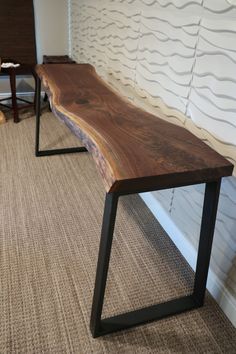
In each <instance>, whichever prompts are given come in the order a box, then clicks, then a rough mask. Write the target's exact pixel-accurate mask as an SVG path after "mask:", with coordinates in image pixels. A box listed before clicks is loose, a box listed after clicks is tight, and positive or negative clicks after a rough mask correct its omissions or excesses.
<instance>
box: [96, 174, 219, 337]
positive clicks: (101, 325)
mask: <svg viewBox="0 0 236 354" xmlns="http://www.w3.org/2000/svg"><path fill="white" fill-rule="evenodd" d="M220 182H221V181H220V180H218V181H216V182H210V183H207V184H206V189H205V198H204V205H203V213H202V224H201V232H200V240H199V248H198V259H197V266H196V274H195V281H194V290H193V293H192V294H191V295H188V296H184V297H181V298H177V299H174V300H171V301H167V302H165V303H160V304H156V305H153V306H149V307H145V308H141V309H138V310H135V311H131V312H127V313H124V314H121V315H117V316H114V317H110V318H105V319H102V318H101V317H102V308H103V302H104V294H105V288H106V280H107V274H108V268H109V260H110V253H111V247H112V239H113V232H114V227H115V219H116V211H117V205H118V198H119V195H117V194H107V195H106V201H105V208H104V215H103V225H102V232H101V240H100V248H99V255H98V263H97V272H96V280H95V287H94V295H93V303H92V311H91V320H90V329H91V332H92V336H93V337H94V338H96V337H99V336H102V335H105V334H108V333H112V332H116V331H120V330H123V329H126V328H130V327H133V326H138V325H141V324H144V323H147V322H151V321H155V320H159V319H162V318H164V317H167V316H172V315H176V314H178V313H182V312H185V311H188V310H192V309H195V308H198V307H201V306H203V303H204V296H205V291H206V282H207V275H208V269H209V262H210V256H211V249H212V241H213V235H214V228H215V221H216V214H217V206H218V199H219V192H220Z"/></svg>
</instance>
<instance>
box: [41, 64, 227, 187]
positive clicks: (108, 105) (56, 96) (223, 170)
mask: <svg viewBox="0 0 236 354" xmlns="http://www.w3.org/2000/svg"><path fill="white" fill-rule="evenodd" d="M36 72H37V74H38V75H39V77H40V78H41V79H42V81H43V84H44V86H45V87H46V90H47V93H48V95H49V97H50V100H51V105H52V108H53V111H54V113H55V114H56V115H57V116H59V117H60V118H61V119H63V120H64V121H65V122H66V123H67V124H68V125H69V126H70V127H71V129H72V130H73V131H74V133H75V134H76V135H77V136H78V137H79V138H80V139H81V141H82V142H83V144H84V145H85V146H86V148H87V149H88V150H89V151H90V152H91V153H92V155H93V157H94V160H95V162H96V164H97V166H98V169H99V171H100V173H101V175H102V177H103V180H104V184H105V188H106V191H107V192H116V191H119V192H122V193H126V192H132V191H138V190H140V191H141V190H143V191H146V190H153V189H162V188H169V187H172V186H181V185H187V184H194V183H201V182H206V181H210V180H215V179H217V178H219V177H222V176H228V175H231V173H232V169H233V166H232V164H231V163H230V162H228V161H227V160H226V159H224V158H223V157H222V156H220V155H219V154H218V153H217V152H215V151H214V150H212V149H211V148H210V147H209V146H207V145H206V144H205V143H204V142H202V141H201V140H200V139H198V138H197V137H195V136H194V135H193V134H191V133H190V132H189V131H187V130H186V129H184V128H181V127H179V126H176V125H173V124H171V123H168V122H166V121H164V120H162V119H160V118H158V117H156V116H154V115H152V114H150V113H147V112H145V111H143V110H141V109H139V108H137V107H135V106H133V105H132V104H131V103H130V102H128V101H127V100H125V99H124V98H122V97H121V96H119V95H118V94H117V93H115V92H114V91H113V90H112V89H111V88H110V87H109V86H108V85H107V84H106V83H105V82H104V81H102V80H101V79H100V78H99V77H98V75H97V74H96V71H95V69H94V68H93V67H92V66H91V65H89V64H71V65H66V64H65V65H63V64H60V65H59V64H55V65H54V64H50V65H38V66H37V68H36Z"/></svg>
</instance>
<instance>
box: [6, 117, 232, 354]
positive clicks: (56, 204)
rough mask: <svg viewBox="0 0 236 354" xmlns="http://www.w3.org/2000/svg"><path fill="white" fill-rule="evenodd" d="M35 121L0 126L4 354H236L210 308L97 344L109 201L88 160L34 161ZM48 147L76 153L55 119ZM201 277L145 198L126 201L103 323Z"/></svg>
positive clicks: (45, 126) (210, 303)
mask: <svg viewBox="0 0 236 354" xmlns="http://www.w3.org/2000/svg"><path fill="white" fill-rule="evenodd" d="M34 125H35V122H34V118H33V117H27V118H26V119H24V120H22V121H21V122H20V123H19V124H13V122H12V121H8V122H7V123H6V124H4V125H2V126H1V127H0V152H1V157H0V353H1V354H5V353H55V354H60V353H78V354H91V353H97V354H102V353H112V354H113V353H140V354H141V353H142V354H143V353H188V354H189V353H236V335H235V334H236V330H235V329H234V328H233V326H232V325H231V324H230V322H229V321H228V320H227V319H226V317H225V315H224V314H223V313H222V311H221V310H220V309H219V307H218V305H217V304H216V303H215V302H214V300H213V299H212V298H211V297H210V296H209V295H208V296H207V299H206V305H205V307H203V308H201V309H199V310H194V311H191V312H188V313H185V314H181V315H178V316H176V317H172V318H168V319H164V320H162V321H159V322H154V323H151V324H148V325H144V326H141V327H137V328H134V329H130V330H126V331H123V332H120V333H116V334H112V335H107V336H104V337H100V338H98V339H93V338H92V337H91V335H90V331H89V318H90V308H91V301H92V294H93V285H94V278H95V270H96V262H97V254H98V246H99V239H100V229H101V222H102V214H103V205H104V198H105V191H104V187H103V185H102V182H101V178H100V176H99V175H98V173H97V171H96V167H95V164H94V162H93V159H92V157H91V156H90V155H89V154H88V153H80V154H69V155H61V156H51V157H40V158H35V157H34V134H35V133H34ZM41 137H42V140H41V146H42V147H43V148H47V149H49V148H53V147H59V146H60V147H66V146H77V145H78V140H77V139H76V138H75V137H73V136H72V134H71V133H70V132H69V131H68V130H67V128H66V127H65V126H64V125H62V124H61V123H59V122H58V120H57V119H55V118H54V117H53V115H52V114H51V113H44V115H43V117H42V131H41ZM192 281H193V273H192V271H191V269H190V268H189V266H188V265H187V264H186V262H185V260H184V259H183V257H182V256H181V255H180V253H179V252H178V250H177V249H176V247H175V246H174V245H173V243H172V242H171V241H170V239H169V238H168V236H167V235H166V234H165V232H164V231H163V230H162V228H161V227H160V225H159V224H158V222H157V221H156V220H155V218H154V217H153V215H152V214H151V212H150V211H149V210H148V209H147V207H146V206H145V205H144V203H143V202H142V201H141V199H140V198H139V197H138V196H128V197H122V198H120V202H119V207H118V217H117V223H116V229H115V237H114V243H113V249H112V256H111V263H110V269H109V277H108V283H107V290H106V299H105V304H104V316H110V315H112V314H117V313H120V312H125V311H128V310H132V309H136V308H139V307H144V306H148V305H151V304H154V303H156V302H161V301H165V300H167V299H172V298H175V297H177V296H181V295H183V294H187V293H189V292H190V291H191V288H192Z"/></svg>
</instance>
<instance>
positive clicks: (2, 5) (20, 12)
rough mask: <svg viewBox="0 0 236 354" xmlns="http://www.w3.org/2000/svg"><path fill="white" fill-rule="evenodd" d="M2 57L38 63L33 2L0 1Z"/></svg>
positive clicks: (20, 61)
mask: <svg viewBox="0 0 236 354" xmlns="http://www.w3.org/2000/svg"><path fill="white" fill-rule="evenodd" d="M0 57H1V58H3V59H4V58H5V59H11V60H15V61H17V62H19V63H22V64H29V65H34V64H35V63H36V62H37V60H36V43H35V26H34V7H33V0H0Z"/></svg>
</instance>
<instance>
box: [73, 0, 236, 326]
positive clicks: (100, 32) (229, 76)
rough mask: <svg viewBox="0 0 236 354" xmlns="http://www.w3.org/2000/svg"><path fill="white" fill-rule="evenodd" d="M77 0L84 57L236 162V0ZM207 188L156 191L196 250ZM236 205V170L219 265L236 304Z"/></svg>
mask: <svg viewBox="0 0 236 354" xmlns="http://www.w3.org/2000/svg"><path fill="white" fill-rule="evenodd" d="M69 1H70V9H71V25H70V26H71V27H70V32H71V33H70V40H71V43H70V45H71V52H72V55H73V57H74V58H75V59H76V60H77V61H78V62H90V63H91V64H93V65H94V66H95V67H96V69H97V71H98V73H99V74H100V75H101V76H102V77H104V79H106V80H107V81H108V82H109V83H111V84H112V85H113V86H114V87H115V88H116V89H117V90H118V91H119V92H120V93H121V94H123V95H125V96H126V97H128V98H129V99H130V100H132V101H133V102H134V103H135V104H137V105H139V106H141V107H143V108H144V109H146V110H148V111H150V112H152V113H154V114H157V115H159V116H160V117H162V118H164V119H167V120H168V121H170V122H173V123H175V124H179V125H182V126H185V127H186V128H187V129H189V130H190V131H191V132H193V133H194V134H195V135H197V136H198V137H199V138H201V139H202V140H203V141H205V142H206V143H207V144H209V145H210V146H212V147H213V148H214V149H216V150H217V151H218V152H220V153H221V154H223V155H224V156H225V157H227V158H228V159H229V160H231V161H232V162H233V163H234V164H235V165H236V1H234V0H231V1H230V0H228V1H226V0H103V1H96V0H69ZM235 175H236V169H235ZM203 194H204V188H203V186H194V187H184V188H180V189H172V190H168V191H159V192H155V193H153V195H152V201H154V202H155V200H157V201H158V202H159V203H160V204H161V205H162V207H163V208H164V210H165V212H166V215H169V216H170V217H171V220H172V221H174V223H175V225H177V227H178V229H179V230H181V232H182V233H183V234H184V235H185V236H186V238H187V239H188V240H189V242H190V243H191V244H192V245H193V247H194V248H195V249H197V244H198V237H199V229H200V222H201V213H202V202H203ZM235 210H236V178H234V177H232V178H229V179H224V181H223V183H222V191H221V197H220V203H219V211H218V218H217V224H216V232H215V241H214V245H213V254H212V261H211V269H212V271H213V272H214V274H215V276H216V277H215V278H214V277H213V278H214V279H216V281H217V282H218V283H219V284H220V286H222V285H224V289H225V290H224V291H225V292H226V293H227V294H228V295H229V296H230V297H231V300H232V299H233V302H235V304H236V256H235V252H236V213H235ZM163 215H164V214H163ZM213 288H214V286H213ZM228 295H227V296H228ZM223 305H224V304H223ZM231 309H233V307H232V306H231ZM234 310H235V315H236V307H235V309H234ZM235 318H236V317H235ZM235 321H236V320H235Z"/></svg>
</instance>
